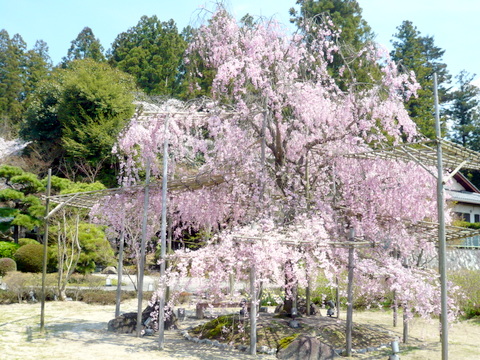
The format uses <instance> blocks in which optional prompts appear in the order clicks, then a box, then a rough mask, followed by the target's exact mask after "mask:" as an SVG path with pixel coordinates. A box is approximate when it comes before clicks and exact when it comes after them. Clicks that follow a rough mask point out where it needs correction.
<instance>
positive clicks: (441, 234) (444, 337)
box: [433, 73, 448, 360]
mask: <svg viewBox="0 0 480 360" xmlns="http://www.w3.org/2000/svg"><path fill="white" fill-rule="evenodd" d="M433 83H434V86H433V90H434V99H435V131H436V135H437V214H438V268H439V272H440V293H441V294H440V302H441V309H442V312H441V314H440V323H441V333H440V341H441V343H442V360H447V359H448V303H447V297H448V294H447V293H448V288H447V256H446V252H447V241H446V235H445V212H444V210H443V205H444V196H445V195H444V188H443V184H444V183H443V159H442V158H443V154H442V143H441V140H442V130H441V127H440V112H439V106H438V89H437V74H436V73H435V74H433Z"/></svg>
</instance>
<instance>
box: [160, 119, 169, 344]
mask: <svg viewBox="0 0 480 360" xmlns="http://www.w3.org/2000/svg"><path fill="white" fill-rule="evenodd" d="M168 116H169V115H168ZM168 116H167V118H166V119H165V127H164V134H165V135H164V137H165V140H164V142H163V177H162V224H161V244H160V282H159V289H158V291H159V305H158V306H159V311H158V348H159V349H160V350H163V349H164V348H165V297H166V293H165V290H166V283H165V270H166V256H165V253H166V250H167V180H168V120H169V118H168Z"/></svg>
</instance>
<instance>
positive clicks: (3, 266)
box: [0, 258, 17, 276]
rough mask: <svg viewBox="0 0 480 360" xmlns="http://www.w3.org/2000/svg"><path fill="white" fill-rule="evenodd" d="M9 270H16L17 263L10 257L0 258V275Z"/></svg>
mask: <svg viewBox="0 0 480 360" xmlns="http://www.w3.org/2000/svg"><path fill="white" fill-rule="evenodd" d="M9 271H17V263H16V262H15V260H13V259H10V258H1V259H0V276H5V274H6V273H7V272H9Z"/></svg>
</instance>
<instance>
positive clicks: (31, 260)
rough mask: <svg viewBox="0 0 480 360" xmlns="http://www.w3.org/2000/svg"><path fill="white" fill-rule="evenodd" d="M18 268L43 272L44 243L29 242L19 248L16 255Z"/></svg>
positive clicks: (25, 270)
mask: <svg viewBox="0 0 480 360" xmlns="http://www.w3.org/2000/svg"><path fill="white" fill-rule="evenodd" d="M14 259H15V261H16V262H17V268H18V270H19V271H23V272H33V273H36V272H41V271H42V264H43V245H40V244H27V245H25V246H22V247H21V248H20V249H18V250H17V252H16V253H15V256H14Z"/></svg>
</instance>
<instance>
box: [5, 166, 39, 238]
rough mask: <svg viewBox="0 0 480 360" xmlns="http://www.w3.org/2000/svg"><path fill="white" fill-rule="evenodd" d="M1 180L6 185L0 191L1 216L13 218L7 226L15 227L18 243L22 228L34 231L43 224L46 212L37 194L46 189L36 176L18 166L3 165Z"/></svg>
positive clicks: (15, 236)
mask: <svg viewBox="0 0 480 360" xmlns="http://www.w3.org/2000/svg"><path fill="white" fill-rule="evenodd" d="M0 179H2V181H3V182H4V183H5V188H3V189H1V190H0V203H1V204H2V206H1V207H0V216H2V217H10V218H12V220H11V221H10V222H8V223H7V226H8V227H11V226H13V227H14V239H15V242H17V243H18V238H19V228H20V227H24V228H26V229H28V230H32V229H33V228H35V227H36V226H39V225H40V224H41V223H42V217H43V215H44V213H45V210H44V207H43V205H42V203H41V201H40V199H39V198H38V197H37V196H35V194H37V193H38V192H40V191H43V190H44V189H45V188H44V186H43V184H42V183H41V181H40V180H39V179H38V178H37V176H36V175H34V174H32V173H27V172H24V171H23V170H22V169H20V168H19V167H16V166H9V165H1V166H0Z"/></svg>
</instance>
